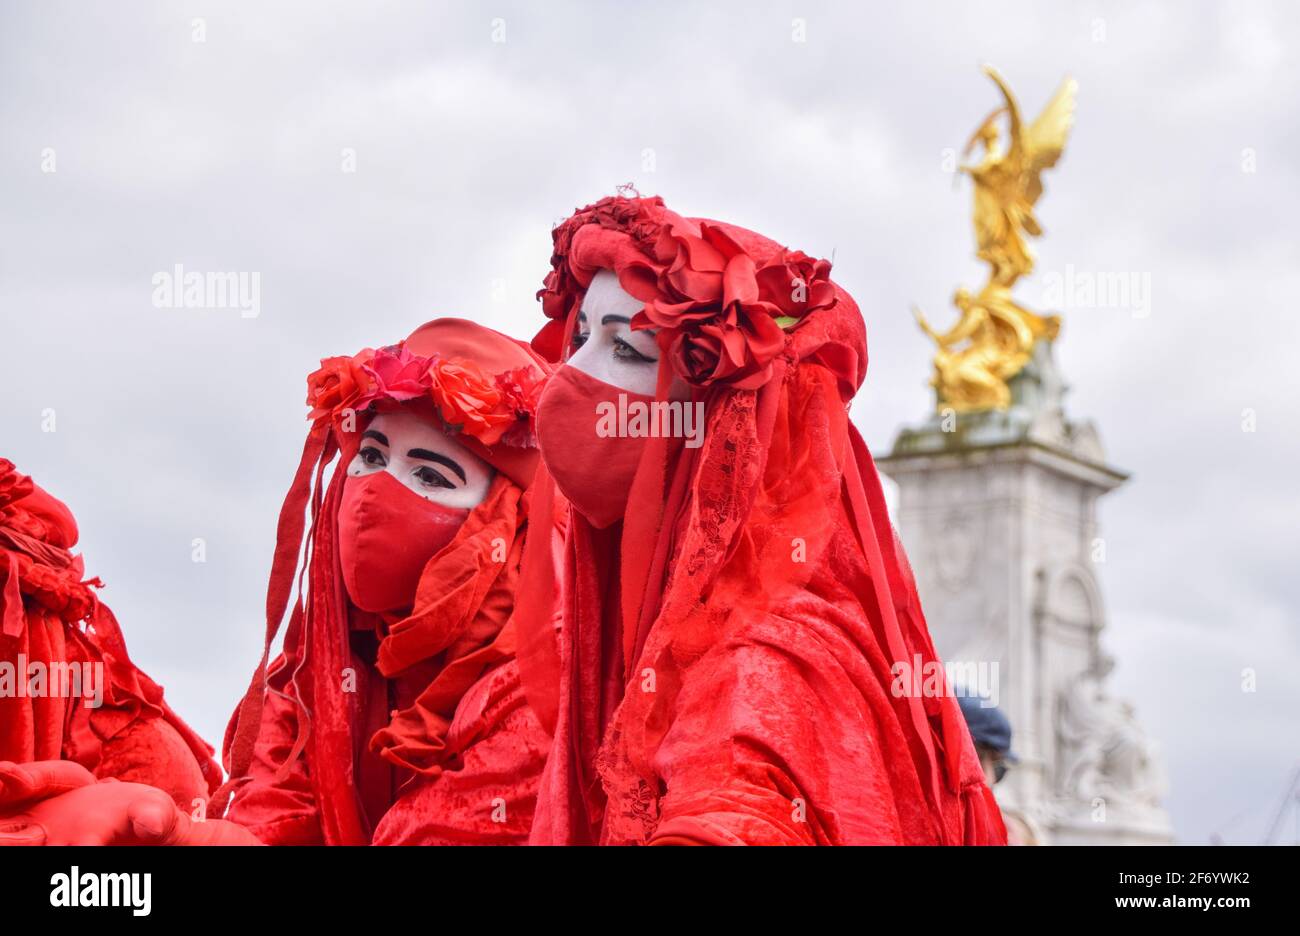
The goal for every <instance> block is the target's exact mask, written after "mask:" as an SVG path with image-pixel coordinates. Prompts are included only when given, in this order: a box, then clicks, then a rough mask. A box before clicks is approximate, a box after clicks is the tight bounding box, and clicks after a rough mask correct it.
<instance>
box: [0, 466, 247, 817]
mask: <svg viewBox="0 0 1300 936" xmlns="http://www.w3.org/2000/svg"><path fill="white" fill-rule="evenodd" d="M76 542H77V524H76V521H75V520H74V519H73V517H72V513H71V511H69V510H68V508H67V507H66V506H65V505H64V504H63V502H62V501H59V500H57V499H55V498H54V497H52V496H51V495H50V494H48V493H47V492H46V491H44V490H42V489H41V488H40V487H39V486H38V485H36V484H34V483H33V482H32V480H31V479H30V478H28V477H27V476H26V475H23V474H21V473H19V472H18V471H17V469H15V468H14V466H13V463H12V462H10V461H8V460H6V459H2V458H0V662H3V663H8V664H9V665H10V666H12V667H13V670H14V673H15V678H16V679H18V680H24V681H25V680H26V679H27V672H26V670H27V668H28V666H30V665H32V664H36V665H38V666H40V667H41V668H42V669H43V670H45V671H46V672H47V673H50V674H51V676H50V683H51V684H50V685H49V686H47V690H46V691H43V692H42V693H41V694H40V695H38V696H36V697H32V696H30V695H28V694H26V693H23V694H17V693H14V692H12V691H8V690H9V687H6V691H5V692H3V693H0V761H12V762H16V763H19V764H23V763H29V762H32V761H43V760H59V759H66V760H71V761H76V762H77V763H79V764H81V765H82V766H83V767H85V768H87V769H88V770H90V771H91V772H92V773H94V774H95V775H96V776H97V777H114V778H116V779H119V780H124V781H134V782H137V783H147V784H149V785H151V786H156V787H158V788H159V789H161V790H163V791H165V792H167V793H168V794H170V795H171V797H172V799H174V800H175V801H176V802H177V804H178V805H179V806H180V807H181V808H182V809H184V810H186V811H189V810H190V809H191V808H193V803H194V800H195V798H198V799H200V800H201V799H203V798H206V797H207V795H208V793H209V792H211V790H213V789H215V788H216V787H217V785H218V784H219V783H220V782H221V768H219V767H218V766H217V764H216V762H215V761H214V760H213V759H212V748H211V746H209V745H208V744H207V742H205V741H204V740H203V739H202V738H200V737H199V736H198V735H197V734H195V733H194V731H193V730H192V729H191V728H190V727H189V726H188V725H186V724H185V722H183V721H182V720H181V719H180V717H179V716H177V715H176V713H175V712H173V711H172V710H171V707H170V706H168V704H167V703H166V702H165V701H164V700H163V690H162V687H161V686H159V685H158V684H157V683H155V682H154V681H153V680H152V679H150V678H149V677H148V676H147V675H146V674H145V673H144V672H142V671H141V670H140V669H139V668H137V667H136V665H135V664H134V663H132V662H131V658H130V656H128V655H127V652H126V641H125V640H124V639H123V637H122V629H121V628H120V627H119V626H118V623H117V619H116V618H115V617H114V616H113V612H112V611H111V610H109V608H108V606H107V605H105V604H104V603H103V602H101V601H100V600H99V597H98V596H97V595H96V594H95V591H94V589H95V588H98V587H100V586H101V585H102V583H101V582H100V581H99V579H97V578H96V579H90V580H86V577H85V565H84V562H83V560H82V557H81V556H80V555H74V554H73V553H72V551H71V550H72V548H73V547H74V546H75V545H76ZM20 663H21V664H24V665H20ZM68 664H73V665H75V666H78V667H84V666H87V665H91V666H93V665H100V666H102V667H103V685H102V687H101V688H102V692H103V696H102V700H101V701H102V704H100V705H99V706H98V707H93V708H92V707H89V706H87V705H86V704H85V702H86V699H85V698H83V697H77V696H75V695H72V696H69V695H67V694H64V693H63V692H62V691H59V692H56V691H54V687H53V683H54V682H57V681H59V680H58V679H57V678H56V677H55V676H54V675H53V674H55V673H58V672H59V671H60V670H61V669H62V668H63V667H65V666H66V665H68ZM83 672H84V670H83ZM82 692H83V695H84V693H85V692H86V689H85V686H84V683H83V684H82ZM0 786H3V784H2V783H0Z"/></svg>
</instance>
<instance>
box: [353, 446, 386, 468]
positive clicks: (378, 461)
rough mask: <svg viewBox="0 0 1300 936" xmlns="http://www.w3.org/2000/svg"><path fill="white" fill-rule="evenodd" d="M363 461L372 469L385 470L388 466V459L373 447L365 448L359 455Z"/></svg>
mask: <svg viewBox="0 0 1300 936" xmlns="http://www.w3.org/2000/svg"><path fill="white" fill-rule="evenodd" d="M357 454H358V455H360V456H361V460H362V461H363V462H364V463H365V464H366V465H369V466H370V467H372V468H385V467H387V465H388V457H387V456H386V455H384V453H383V452H381V451H380V450H379V449H377V448H375V447H374V446H373V445H367V446H363V447H362V449H361V451H360V452H358V453H357Z"/></svg>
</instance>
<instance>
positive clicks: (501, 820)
mask: <svg viewBox="0 0 1300 936" xmlns="http://www.w3.org/2000/svg"><path fill="white" fill-rule="evenodd" d="M385 351H393V352H398V353H400V354H402V355H403V358H405V356H406V355H415V356H419V357H422V358H433V357H434V356H437V357H439V358H441V359H444V360H449V361H456V362H460V363H464V364H466V366H467V367H468V369H469V370H470V372H471V379H470V380H469V383H468V384H466V385H462V386H450V387H444V388H443V389H444V390H445V391H446V393H445V394H444V396H443V397H441V399H442V400H443V401H444V403H443V405H442V406H443V408H442V409H441V411H440V413H439V415H440V416H441V417H442V419H443V421H444V422H445V423H447V424H448V425H454V424H455V423H456V422H457V421H460V420H466V421H468V420H469V419H472V418H475V417H474V414H473V412H472V410H473V409H474V407H477V406H482V405H484V400H485V399H486V398H488V397H491V398H492V399H493V400H495V399H496V398H497V397H503V398H504V397H507V396H508V397H510V398H512V399H514V400H516V402H517V403H518V404H519V409H518V410H517V411H514V412H511V413H510V414H509V416H510V419H511V420H512V421H514V420H516V419H517V420H518V423H519V425H517V426H516V427H515V430H512V431H511V432H509V433H507V434H506V435H505V437H504V438H503V439H501V441H499V442H498V443H496V444H493V445H490V446H489V445H484V444H481V443H480V442H479V441H478V439H476V438H474V437H471V436H470V435H467V434H466V433H464V432H462V433H461V434H460V435H459V436H458V439H459V441H460V442H461V443H462V444H464V445H465V446H466V447H468V448H470V449H471V451H473V452H474V453H475V454H477V455H479V456H480V457H482V458H483V459H484V460H486V461H487V462H488V463H489V464H491V465H493V467H495V468H496V469H497V474H496V477H495V478H494V480H493V482H492V485H491V487H490V489H489V491H488V494H487V496H486V498H485V499H484V501H483V502H482V503H481V504H480V505H478V506H477V507H475V508H474V509H473V510H472V511H471V512H470V514H469V517H468V519H466V521H465V522H464V524H463V525H462V526H461V528H460V530H459V531H458V532H457V534H456V536H455V538H454V539H453V540H452V541H451V542H450V543H449V544H448V545H447V546H446V547H445V548H443V549H442V550H441V551H439V552H438V553H436V554H435V555H434V556H433V557H432V558H431V559H430V560H429V562H428V563H427V565H426V566H425V568H424V570H423V573H422V574H421V577H420V582H419V585H418V588H417V592H416V595H415V596H413V606H412V609H411V611H410V613H409V614H406V615H405V616H391V615H390V616H381V615H375V614H370V613H367V612H364V611H361V610H360V609H358V608H356V607H355V606H353V604H352V603H351V601H350V600H349V599H348V596H347V593H346V590H345V586H344V582H343V577H342V572H341V569H340V566H339V559H338V534H337V529H338V528H337V514H338V505H339V501H340V498H341V496H342V490H343V484H344V480H345V478H346V470H345V469H346V466H347V464H348V463H349V462H350V461H351V459H352V456H353V455H355V453H356V450H357V448H358V440H359V439H360V436H361V433H362V432H363V431H364V429H365V425H366V423H367V422H368V419H369V416H370V411H368V410H367V408H366V406H365V405H363V404H362V403H361V402H359V401H360V398H361V395H362V393H363V390H364V389H365V388H369V390H370V391H372V392H371V394H370V395H371V396H374V395H375V394H374V392H373V391H374V386H375V380H376V374H375V373H374V372H373V371H372V370H370V368H369V367H368V362H369V360H370V358H371V357H372V356H373V352H363V353H362V354H361V355H358V356H357V357H356V358H350V359H349V358H333V359H330V360H328V361H323V362H322V365H323V367H322V370H321V371H318V372H317V373H316V374H315V375H313V378H312V380H311V381H309V387H310V388H311V396H310V397H309V400H308V402H309V403H312V404H313V405H315V406H316V410H315V411H314V412H313V416H315V417H318V418H317V421H316V423H315V425H314V427H313V429H312V431H311V433H310V435H309V437H308V440H307V445H306V448H305V450H304V453H303V459H302V462H301V464H300V467H299V471H298V475H297V477H296V479H295V481H294V484H293V487H292V488H291V490H290V492H289V495H288V497H287V499H286V501H285V506H284V509H283V511H282V513H281V517H280V527H279V534H278V542H277V547H276V557H275V560H274V565H273V569H272V573H271V582H270V587H269V590H268V598H267V610H268V630H267V637H266V648H267V652H268V654H269V649H270V646H271V642H272V640H273V638H274V636H275V632H276V630H277V629H278V625H279V622H280V617H281V616H282V614H283V612H284V610H285V606H286V604H287V603H288V599H289V592H290V587H291V584H292V580H293V578H294V564H295V563H296V562H297V561H298V553H299V547H300V545H301V543H302V537H303V532H304V530H303V517H304V509H305V507H306V505H307V501H308V496H309V494H310V497H311V521H312V523H311V529H310V532H309V533H308V537H309V539H308V543H309V550H308V552H307V558H306V565H305V568H304V569H303V572H304V573H305V575H306V577H307V583H308V584H307V589H306V594H305V595H301V594H300V595H299V597H298V599H297V600H296V601H295V603H294V606H293V609H292V612H291V615H290V619H289V624H288V628H287V630H286V633H285V640H284V649H283V653H282V654H281V655H280V656H279V657H277V658H276V659H275V660H274V662H272V663H271V664H270V665H269V667H268V666H267V665H266V660H267V656H266V655H264V657H263V664H262V666H261V667H259V669H258V672H257V673H256V674H255V675H254V679H253V684H252V685H251V686H250V688H249V692H248V694H247V696H246V697H245V699H244V701H243V703H242V704H241V706H240V708H239V710H238V711H237V712H236V713H235V715H234V716H233V717H232V719H231V722H230V727H229V729H228V730H227V733H226V741H225V759H226V763H227V765H228V768H229V770H230V773H231V781H230V784H229V785H228V786H229V788H231V789H233V791H234V797H233V801H232V802H231V805H230V808H229V812H228V813H227V815H226V818H228V819H230V820H232V821H234V822H237V823H239V824H241V825H243V826H245V827H246V828H248V829H250V830H251V831H252V832H253V833H254V834H255V835H257V836H258V837H259V838H260V839H261V840H262V841H264V842H266V843H268V844H345V845H360V844H367V843H374V844H510V843H520V842H523V841H524V840H525V839H526V838H527V835H528V830H529V828H530V825H531V820H532V809H533V804H534V800H535V797H536V790H537V784H538V782H539V779H540V773H541V769H542V766H543V764H544V762H545V755H546V751H547V749H548V746H549V740H550V739H549V736H548V735H547V734H546V733H545V732H544V731H543V730H542V728H541V726H540V725H539V723H538V722H537V719H536V717H535V716H534V714H533V713H532V711H531V710H530V709H529V707H528V705H527V702H526V700H525V698H524V695H523V691H522V688H521V686H520V683H519V671H518V665H517V663H516V662H515V659H514V656H515V643H514V641H515V630H514V626H513V623H512V621H511V615H512V612H513V608H514V590H515V583H516V579H517V577H518V572H519V564H520V560H521V557H522V552H523V542H524V532H525V530H526V529H527V526H528V516H529V498H528V496H527V493H526V492H527V489H528V486H529V484H530V482H531V480H532V477H533V473H534V470H535V467H536V463H537V451H536V448H535V441H533V440H532V438H531V427H530V426H528V424H527V422H528V415H527V408H528V407H529V406H531V402H529V401H528V399H527V398H529V397H530V396H531V395H533V394H535V391H536V387H537V384H538V383H539V382H540V380H541V379H542V378H543V377H544V375H545V373H546V371H547V366H546V365H545V364H544V363H543V362H542V361H541V360H540V359H539V358H538V357H537V356H536V355H535V354H533V353H532V351H531V350H530V349H528V347H527V346H526V345H523V344H521V343H520V342H517V341H515V340H514V339H511V338H507V337H506V336H504V335H501V334H499V333H497V332H494V331H492V330H491V329H487V328H484V327H482V326H479V325H476V324H474V323H473V322H468V321H464V320H460V319H450V318H445V319H439V320H436V321H434V322H430V323H428V324H427V325H424V326H422V327H421V328H420V329H418V330H417V331H416V332H415V333H414V334H412V335H411V336H410V338H408V339H407V340H406V341H405V342H403V343H402V344H401V345H399V346H395V347H394V348H391V349H385ZM476 371H477V373H475V372H476ZM406 376H409V375H406ZM418 376H420V377H422V378H423V376H424V375H423V374H421V375H418ZM484 378H485V379H486V381H487V382H486V383H485V382H483V379H484ZM380 379H381V380H382V378H380ZM446 379H447V378H445V376H444V381H445V380H446ZM476 381H477V382H476ZM492 381H495V383H493V382H492ZM508 381H515V382H516V383H513V384H511V385H510V386H506V382H508ZM494 393H495V394H496V395H495V396H493V394H494ZM457 394H459V396H457ZM381 396H382V395H381ZM457 401H458V402H457ZM376 405H383V404H382V402H381V403H379V404H376ZM452 405H454V406H463V407H465V409H463V410H461V411H459V412H458V413H449V412H448V409H447V407H448V406H452ZM353 407H355V410H356V413H357V416H358V420H357V424H356V425H355V427H353V429H352V431H346V430H345V428H344V424H343V423H342V422H341V420H340V419H339V416H340V414H343V413H345V412H346V411H348V410H349V409H351V408H353ZM489 415H491V414H489ZM336 454H337V455H339V460H338V468H337V470H335V471H334V473H333V476H332V479H331V480H330V481H329V482H328V483H326V482H325V477H324V476H325V471H326V468H327V466H328V465H329V464H330V462H331V461H332V460H333V459H334V456H335V455H336ZM313 474H314V484H313V483H312V479H313ZM543 527H544V528H545V529H546V530H548V531H549V530H550V524H544V525H543ZM503 550H504V554H503V552H502V551H503ZM503 558H504V561H502V560H503ZM225 793H226V790H225V789H223V790H222V791H220V793H219V795H218V797H217V799H218V800H219V801H220V800H221V799H224V794H225Z"/></svg>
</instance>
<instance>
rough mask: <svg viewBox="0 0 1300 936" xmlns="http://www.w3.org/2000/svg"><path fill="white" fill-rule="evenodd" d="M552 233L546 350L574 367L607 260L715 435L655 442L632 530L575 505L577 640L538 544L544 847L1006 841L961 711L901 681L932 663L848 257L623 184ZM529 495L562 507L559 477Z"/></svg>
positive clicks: (663, 369)
mask: <svg viewBox="0 0 1300 936" xmlns="http://www.w3.org/2000/svg"><path fill="white" fill-rule="evenodd" d="M554 244H555V247H554V255H553V257H552V272H551V273H550V275H549V276H548V278H547V281H546V284H545V288H544V289H543V290H542V291H541V293H539V296H540V297H541V299H542V301H543V306H544V310H545V312H546V315H547V316H548V318H549V319H550V321H549V322H548V323H547V325H546V327H545V328H543V329H542V331H541V332H540V333H539V334H538V336H537V338H536V339H534V347H536V348H537V349H538V350H539V351H540V352H542V353H543V354H545V355H546V356H547V357H548V358H549V359H551V360H557V361H558V360H560V359H562V357H563V349H564V348H566V347H567V346H568V341H569V337H568V336H569V335H571V334H572V330H573V328H574V322H575V318H576V315H577V311H578V308H579V305H580V303H581V299H582V296H583V294H584V292H585V290H586V288H587V286H588V285H589V284H590V282H591V279H592V277H593V276H594V274H595V273H596V272H597V271H598V270H601V269H606V270H612V271H613V272H614V273H616V274H617V275H618V277H619V281H620V285H621V286H622V287H623V289H624V290H625V291H627V292H628V293H630V294H631V295H632V296H634V297H635V298H637V299H639V300H642V301H644V302H645V303H646V306H645V309H644V311H643V312H642V313H640V314H639V315H638V316H637V317H636V318H634V319H633V327H634V328H636V327H657V328H658V329H659V332H658V342H659V345H660V348H661V350H662V352H663V353H662V356H661V361H662V362H665V363H661V366H660V373H659V390H658V393H657V397H658V398H659V399H661V400H663V399H666V397H667V390H668V387H669V382H670V380H671V379H672V378H673V377H674V376H677V377H681V378H684V379H685V381H686V382H687V384H688V385H689V386H690V388H691V393H692V395H693V397H692V398H693V400H696V401H701V402H703V404H704V407H705V419H706V423H705V425H706V430H705V435H704V441H703V445H702V446H701V447H700V448H697V449H690V448H686V447H685V446H684V445H683V443H682V440H681V439H672V438H668V439H665V438H650V439H648V440H646V446H645V449H644V454H643V455H642V458H641V461H640V463H639V466H638V469H637V472H636V476H635V479H634V481H633V483H632V487H631V494H630V498H629V508H628V511H627V514H626V516H625V518H624V520H623V521H622V522H621V523H618V524H615V525H614V526H613V527H611V528H609V529H607V530H597V529H594V528H593V527H592V526H591V525H590V524H589V523H588V522H587V521H586V520H585V519H584V518H583V517H582V516H581V515H580V514H579V513H577V512H576V511H570V515H569V519H568V532H567V535H566V540H565V551H564V554H563V556H562V557H561V558H560V560H559V562H560V569H559V576H560V578H561V580H562V582H563V589H562V594H563V599H562V600H563V602H564V607H563V612H564V613H563V615H562V623H561V625H560V627H559V628H558V630H557V629H556V628H555V627H553V625H552V623H551V620H550V617H549V604H548V601H547V598H546V595H547V586H548V582H549V581H550V579H551V577H552V576H553V575H554V574H555V569H554V563H555V561H556V560H555V558H554V557H553V554H552V551H551V550H550V549H549V548H547V544H546V543H544V542H540V541H539V542H538V543H536V544H532V543H530V545H529V547H528V553H527V556H526V558H525V567H524V581H523V583H522V584H521V590H520V595H519V598H518V602H519V605H520V610H519V613H518V615H517V617H518V619H519V620H520V625H519V626H520V631H521V635H520V641H521V651H520V662H521V665H522V667H523V671H524V678H525V686H526V689H527V692H528V697H529V700H530V701H531V702H532V703H533V706H534V708H535V709H536V711H537V712H538V714H539V716H540V717H541V718H542V721H543V723H544V724H545V725H547V727H552V726H553V728H554V739H555V740H554V744H553V746H552V752H551V756H550V759H549V762H548V764H547V768H546V774H545V776H544V778H543V781H542V788H541V792H540V794H539V800H538V804H537V813H536V818H535V821H534V826H533V833H532V840H533V841H534V842H557V843H559V842H563V843H584V842H603V843H642V842H651V843H672V842H702V843H833V844H838V843H907V844H963V843H966V844H972V843H999V844H1000V843H1003V842H1004V841H1005V832H1004V830H1003V828H1002V822H1001V817H1000V814H999V812H998V808H997V805H996V803H995V801H994V800H993V797H992V794H991V792H990V790H989V788H988V786H987V785H986V784H985V782H984V778H983V775H982V772H981V770H980V767H979V763H978V760H977V757H976V754H975V751H974V747H973V745H972V743H971V740H970V736H969V733H968V731H967V730H966V727H965V724H964V722H963V720H962V717H961V714H960V711H959V710H958V707H957V705H956V702H955V700H954V699H953V698H952V697H951V696H950V695H948V694H947V693H946V692H944V691H941V692H933V693H930V694H921V693H915V692H912V691H910V682H909V683H908V686H909V689H908V691H902V692H899V691H893V690H894V687H895V686H897V685H898V680H896V678H895V675H896V674H895V672H894V670H893V667H894V665H895V664H903V665H905V666H907V667H912V666H914V665H915V663H916V662H917V661H918V660H919V661H921V662H922V663H923V664H935V663H937V656H936V653H935V650H934V646H933V644H932V642H931V640H930V636H929V633H928V632H927V629H926V624H925V618H924V616H923V614H922V612H921V605H920V602H919V600H918V598H917V594H916V588H915V585H914V583H913V580H912V575H911V571H910V568H909V566H908V563H907V559H906V557H905V555H904V553H903V549H902V546H901V545H900V543H899V542H898V540H897V538H896V537H895V535H894V532H893V529H892V527H891V525H890V522H889V518H888V515H887V513H886V508H885V503H884V499H883V496H882V492H881V487H880V481H879V478H878V476H877V474H876V469H875V465H874V463H873V461H872V458H871V455H870V453H869V452H868V450H867V447H866V445H865V444H864V443H863V441H862V438H861V436H860V435H859V434H858V431H857V430H856V428H855V427H854V426H853V424H852V423H851V422H850V420H849V418H848V403H849V401H850V399H851V398H852V396H853V394H854V393H855V392H856V390H857V389H858V387H859V386H860V385H861V384H862V381H863V379H864V377H865V374H866V367H867V348H866V334H865V327H864V324H863V321H862V316H861V314H860V313H859V311H858V308H857V305H856V304H855V303H854V301H853V299H852V298H851V297H850V296H849V295H848V294H847V293H846V292H844V290H843V289H841V288H840V287H839V286H838V285H836V284H834V283H833V282H831V281H830V279H829V269H830V264H829V263H827V262H826V261H818V260H813V259H812V258H809V257H807V256H805V255H804V254H802V253H799V252H797V251H789V250H785V249H783V248H781V247H780V246H779V245H777V244H775V243H774V242H772V241H770V240H768V239H766V238H764V237H761V236H759V235H757V234H754V233H753V232H750V231H746V230H744V229H741V228H737V227H734V226H732V225H726V224H719V223H716V222H710V221H704V220H698V219H686V218H682V217H681V216H678V215H676V214H674V213H673V212H671V211H669V210H667V209H666V208H665V207H664V205H663V202H662V201H661V200H660V199H659V198H630V197H622V196H619V197H613V198H606V199H604V200H602V201H600V202H598V203H596V204H594V205H591V206H588V207H587V208H584V209H582V210H580V211H578V212H577V213H576V214H574V215H573V216H572V217H571V218H569V219H568V220H566V221H565V222H564V223H563V224H561V225H560V226H559V227H557V228H556V230H555V232H554ZM792 287H793V289H792ZM575 444H580V440H575ZM543 456H544V457H545V453H543ZM535 496H536V498H537V505H536V509H538V510H549V509H550V506H549V505H550V503H551V502H552V500H556V501H557V502H561V503H562V496H561V495H559V493H558V492H557V491H556V489H555V484H554V481H553V480H551V479H550V477H549V476H548V475H546V472H545V468H544V467H543V469H542V470H541V472H540V473H539V479H538V482H537V484H536V492H535Z"/></svg>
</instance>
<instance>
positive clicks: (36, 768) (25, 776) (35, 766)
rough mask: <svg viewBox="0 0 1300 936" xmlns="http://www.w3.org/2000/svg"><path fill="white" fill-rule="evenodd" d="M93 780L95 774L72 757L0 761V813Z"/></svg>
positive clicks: (12, 810) (2, 813)
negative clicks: (67, 758) (68, 758)
mask: <svg viewBox="0 0 1300 936" xmlns="http://www.w3.org/2000/svg"><path fill="white" fill-rule="evenodd" d="M94 782H95V775H94V774H92V773H91V772H90V771H89V770H87V769H86V768H85V767H82V766H81V765H80V764H78V763H76V762H75V761H66V760H48V761H35V762H33V763H30V764H15V763H14V762H13V761H0V816H5V815H8V814H9V813H11V812H16V811H17V810H19V809H21V808H23V807H24V806H26V805H28V804H30V803H35V802H37V801H39V800H43V799H46V798H48V797H51V796H58V795H59V794H60V793H67V792H68V791H69V790H75V789H77V788H78V787H83V786H90V785H91V784H92V783H94Z"/></svg>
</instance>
